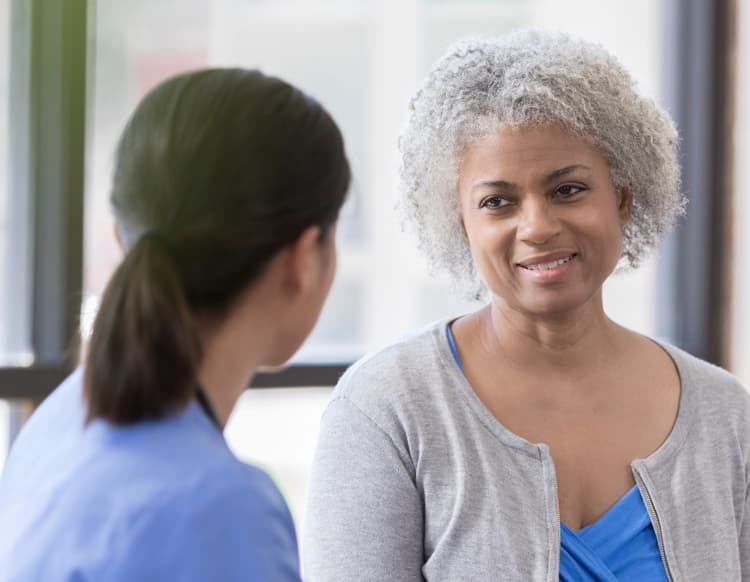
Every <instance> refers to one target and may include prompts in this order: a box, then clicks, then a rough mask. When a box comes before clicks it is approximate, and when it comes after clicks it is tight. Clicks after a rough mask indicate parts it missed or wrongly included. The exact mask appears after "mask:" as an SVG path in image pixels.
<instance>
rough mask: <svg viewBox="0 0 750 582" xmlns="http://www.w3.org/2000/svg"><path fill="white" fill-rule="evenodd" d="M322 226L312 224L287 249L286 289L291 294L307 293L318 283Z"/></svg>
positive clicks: (285, 250) (285, 251) (320, 266)
mask: <svg viewBox="0 0 750 582" xmlns="http://www.w3.org/2000/svg"><path fill="white" fill-rule="evenodd" d="M319 247H320V227H319V226H310V227H308V228H306V229H305V230H304V231H302V234H300V235H299V236H298V237H297V238H296V240H294V241H293V242H291V243H290V244H289V245H288V246H287V247H286V248H285V249H284V251H283V252H284V253H285V254H286V260H285V261H284V263H285V273H284V289H285V291H287V292H288V293H289V294H290V295H298V294H300V293H306V292H307V291H308V290H309V289H310V288H311V287H314V286H315V285H316V284H317V281H318V279H319V277H320V273H319V271H320V269H321V268H322V265H321V261H320V248H319Z"/></svg>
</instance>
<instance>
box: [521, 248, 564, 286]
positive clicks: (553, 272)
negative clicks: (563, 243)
mask: <svg viewBox="0 0 750 582" xmlns="http://www.w3.org/2000/svg"><path fill="white" fill-rule="evenodd" d="M577 256H578V253H571V252H565V253H550V254H547V255H544V256H540V257H532V258H530V259H525V260H524V261H521V262H519V263H517V265H518V266H519V267H521V268H522V269H523V271H524V272H526V273H528V274H529V276H531V277H532V278H533V279H534V280H535V281H537V282H539V283H545V282H552V281H554V280H556V279H557V278H558V277H560V276H562V274H563V273H564V272H565V271H567V270H568V267H569V266H570V262H571V261H572V260H573V259H575V258H576V257H577Z"/></svg>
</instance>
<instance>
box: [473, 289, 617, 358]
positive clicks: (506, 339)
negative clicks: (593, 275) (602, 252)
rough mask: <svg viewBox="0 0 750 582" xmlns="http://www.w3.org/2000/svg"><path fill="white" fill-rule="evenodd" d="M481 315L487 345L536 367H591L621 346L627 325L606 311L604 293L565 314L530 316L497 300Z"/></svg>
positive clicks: (482, 340) (480, 332)
mask: <svg viewBox="0 0 750 582" xmlns="http://www.w3.org/2000/svg"><path fill="white" fill-rule="evenodd" d="M478 315H479V322H480V326H479V337H480V341H481V342H482V346H483V347H484V349H485V350H487V351H489V353H498V354H502V355H503V357H505V358H507V359H508V360H510V361H512V362H514V363H516V364H518V365H519V366H531V368H528V369H536V370H541V369H545V368H546V369H549V370H551V371H554V370H561V369H565V370H572V369H576V368H582V369H589V370H590V369H591V368H592V364H594V365H595V364H596V362H597V361H600V360H601V361H603V360H605V359H606V358H607V357H608V356H609V355H610V354H611V353H612V350H617V346H616V345H615V344H616V341H617V339H618V338H619V332H620V331H621V330H622V328H620V326H618V325H617V324H615V323H613V322H612V321H611V320H610V319H609V318H608V317H607V316H606V314H605V313H604V308H603V304H602V298H601V292H600V293H599V294H598V295H597V296H595V297H593V298H592V299H591V301H590V302H588V303H587V304H586V305H585V306H582V307H581V308H579V309H577V310H574V311H570V312H566V313H564V314H552V315H544V316H530V315H527V314H525V313H521V312H519V311H516V310H514V309H511V308H510V307H508V306H507V304H505V303H503V302H502V301H500V300H498V299H495V300H493V302H492V303H491V304H490V305H489V306H488V307H487V308H485V309H484V310H482V311H481V312H479V313H478Z"/></svg>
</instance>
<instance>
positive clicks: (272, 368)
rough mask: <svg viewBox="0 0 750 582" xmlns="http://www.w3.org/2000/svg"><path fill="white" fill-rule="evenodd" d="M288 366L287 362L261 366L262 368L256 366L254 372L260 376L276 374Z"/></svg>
mask: <svg viewBox="0 0 750 582" xmlns="http://www.w3.org/2000/svg"><path fill="white" fill-rule="evenodd" d="M288 365H289V362H283V363H281V364H263V365H262V366H258V369H257V370H256V371H257V372H260V373H261V374H276V373H278V372H281V371H282V370H284V369H285V368H286V367H287V366H288Z"/></svg>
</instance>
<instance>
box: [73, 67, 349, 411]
mask: <svg viewBox="0 0 750 582" xmlns="http://www.w3.org/2000/svg"><path fill="white" fill-rule="evenodd" d="M349 179H350V174H349V166H348V163H347V160H346V157H345V153H344V147H343V141H342V138H341V134H340V132H339V130H338V128H337V127H336V124H335V123H334V121H333V120H332V119H331V117H330V115H329V114H328V113H327V112H326V111H325V110H324V109H323V108H322V107H321V106H320V104H318V103H317V102H315V101H314V100H312V99H311V98H310V97H308V96H306V95H305V94H304V93H302V92H301V91H299V90H297V89H296V88H294V87H292V86H291V85H289V84H287V83H285V82H284V81H281V80H279V79H277V78H273V77H268V76H265V75H263V74H262V73H260V72H258V71H247V70H241V69H209V70H203V71H198V72H194V73H188V74H184V75H180V76H177V77H174V78H172V79H169V80H167V81H165V82H164V83H162V84H161V85H159V86H157V87H156V88H155V89H153V90H152V91H151V92H150V93H149V94H148V95H147V96H146V97H145V98H144V99H143V100H142V102H141V103H140V104H139V105H138V107H137V109H136V111H135V112H134V113H133V115H132V117H131V118H130V120H129V121H128V124H127V126H126V128H125V130H124V132H123V135H122V137H121V139H120V142H119V146H118V150H117V158H116V169H115V176H114V185H113V190H112V195H111V202H112V206H113V209H114V213H115V217H116V219H117V223H118V227H119V232H120V236H121V239H122V242H123V245H124V247H125V249H126V256H125V258H124V260H123V262H122V263H121V265H120V266H119V267H118V269H117V271H116V272H115V274H114V275H113V277H112V279H111V280H110V282H109V285H108V287H107V289H106V291H105V293H104V295H103V298H102V302H101V306H100V309H99V313H98V314H97V318H96V321H95V323H94V329H93V333H92V337H91V341H90V348H89V352H88V355H87V358H86V371H85V380H84V390H85V395H86V399H87V402H88V418H89V419H93V418H97V417H102V418H105V419H107V420H109V421H111V422H113V423H118V424H124V423H130V422H134V421H137V420H140V419H145V418H158V417H162V416H164V415H167V414H169V413H171V412H174V411H176V410H179V409H180V408H182V407H183V406H184V405H185V403H186V402H187V401H188V400H189V399H190V398H191V397H192V396H193V394H194V393H195V390H196V389H197V380H196V373H197V367H198V365H199V363H200V360H201V346H200V341H199V336H198V333H197V329H196V319H197V318H198V317H201V318H221V317H223V316H224V315H226V313H227V312H228V310H229V309H230V308H231V307H232V304H233V301H234V300H235V299H236V298H237V297H238V296H239V294H240V293H241V292H242V291H243V290H244V289H246V288H247V287H248V285H249V284H251V283H252V282H253V281H254V280H255V279H256V278H258V277H259V276H261V274H262V272H263V269H264V267H265V266H266V265H267V264H268V262H269V261H270V259H271V258H272V257H273V256H274V254H276V253H277V252H278V251H279V250H280V249H281V248H283V247H284V246H285V245H287V244H289V243H291V242H292V241H294V240H295V239H296V238H297V237H298V236H299V235H300V234H301V233H302V232H303V231H304V230H305V229H306V228H308V227H310V226H315V225H317V226H320V227H321V231H322V233H323V236H326V233H327V232H328V227H329V226H331V225H332V224H333V223H335V221H336V219H337V217H338V212H339V209H340V207H341V205H342V204H343V201H344V198H345V195H346V192H347V189H348V186H349Z"/></svg>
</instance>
